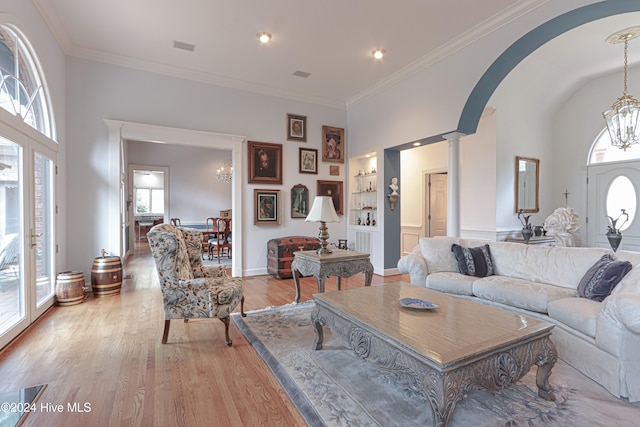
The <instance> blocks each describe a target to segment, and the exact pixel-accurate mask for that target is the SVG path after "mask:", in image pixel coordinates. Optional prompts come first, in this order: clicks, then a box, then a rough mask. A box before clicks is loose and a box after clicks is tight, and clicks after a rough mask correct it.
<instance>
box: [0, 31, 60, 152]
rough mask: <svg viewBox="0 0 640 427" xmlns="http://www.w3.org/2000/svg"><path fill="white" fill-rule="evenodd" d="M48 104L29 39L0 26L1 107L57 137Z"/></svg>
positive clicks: (47, 97)
mask: <svg viewBox="0 0 640 427" xmlns="http://www.w3.org/2000/svg"><path fill="white" fill-rule="evenodd" d="M49 105H50V104H49V96H48V93H47V90H46V87H45V85H44V78H43V75H42V73H41V72H40V67H39V66H38V62H37V59H36V57H35V55H34V54H33V53H32V49H30V46H29V44H28V42H27V41H26V38H25V37H22V36H21V34H20V33H19V32H18V31H17V29H14V28H13V27H11V26H9V25H0V107H2V108H4V109H5V110H7V111H9V112H10V113H11V114H14V115H16V116H20V117H22V119H23V120H24V122H25V123H26V124H28V125H29V126H31V127H33V128H35V129H37V130H39V131H40V132H41V133H42V134H43V135H45V136H47V137H48V138H50V139H52V140H55V135H54V127H53V117H52V116H51V111H50V107H49Z"/></svg>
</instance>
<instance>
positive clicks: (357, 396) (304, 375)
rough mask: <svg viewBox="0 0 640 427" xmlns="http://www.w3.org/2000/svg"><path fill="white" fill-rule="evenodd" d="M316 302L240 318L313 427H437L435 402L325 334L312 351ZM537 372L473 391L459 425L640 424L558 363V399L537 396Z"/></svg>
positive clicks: (632, 407) (638, 407)
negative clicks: (319, 346) (504, 385)
mask: <svg viewBox="0 0 640 427" xmlns="http://www.w3.org/2000/svg"><path fill="white" fill-rule="evenodd" d="M312 309H313V302H306V303H302V304H297V305H294V304H292V305H289V306H284V307H277V308H269V309H265V310H260V311H254V312H250V313H248V315H247V317H246V318H242V317H240V316H239V315H238V314H237V313H234V314H233V320H234V322H235V323H236V325H237V326H238V328H239V329H240V330H241V331H242V333H243V334H244V336H245V337H246V339H247V340H248V341H249V342H250V343H251V344H252V345H253V347H254V348H255V349H256V351H257V352H258V354H259V355H260V356H261V357H262V358H263V359H264V361H265V362H266V363H267V365H268V366H269V367H270V369H271V371H272V372H273V374H274V375H275V376H276V378H277V379H278V380H279V381H280V383H281V384H282V386H283V388H284V389H285V391H286V392H287V393H288V395H289V397H290V398H291V400H292V401H293V403H294V404H295V405H296V407H297V408H298V410H299V411H300V413H301V414H302V416H303V417H304V419H305V420H306V422H307V423H308V424H309V425H310V426H385V427H386V426H402V427H407V426H431V425H433V420H432V415H431V409H430V406H429V403H428V402H427V401H426V400H425V399H423V398H422V397H421V396H419V395H417V394H415V393H411V392H410V391H408V390H406V389H403V388H402V387H400V386H398V385H397V384H395V381H394V379H393V378H391V377H389V376H387V375H385V373H384V372H383V371H380V370H378V369H377V368H376V367H375V366H374V365H373V364H371V363H370V362H368V361H366V360H363V359H360V358H359V357H357V356H356V355H355V354H354V353H353V352H352V351H351V350H348V349H346V348H345V347H344V346H342V345H341V344H340V343H339V342H338V341H337V340H335V339H334V338H333V337H332V335H331V332H330V331H329V329H328V328H324V330H325V333H324V344H323V348H322V350H318V351H315V350H312V349H311V346H312V344H313V341H314V338H315V334H314V331H313V327H312V325H311V310H312ZM536 369H537V368H536V367H534V368H533V369H532V370H531V371H530V372H529V373H528V374H527V375H526V376H525V377H524V378H523V379H522V380H521V381H520V382H518V383H516V384H514V385H512V386H511V387H509V388H507V389H505V390H501V391H498V392H491V391H485V390H474V391H472V392H470V393H469V394H468V395H467V396H466V397H465V398H464V399H463V400H462V401H460V402H458V404H457V405H456V408H455V411H454V413H453V416H452V418H451V422H450V425H452V426H465V427H467V426H486V427H489V426H492V427H493V426H509V427H516V426H545V427H546V426H607V427H610V426H638V425H640V404H630V403H629V402H627V401H625V400H623V399H616V398H615V397H613V396H612V395H610V394H609V393H608V392H607V391H606V390H604V389H603V388H602V387H600V386H599V385H598V384H596V383H595V382H593V381H591V380H590V379H589V378H587V377H585V376H584V375H582V374H581V373H579V372H578V371H576V370H575V369H574V368H572V367H571V366H569V365H568V364H566V363H564V362H563V361H562V360H558V362H557V363H556V365H555V367H554V368H553V371H552V374H551V378H550V380H551V385H552V386H553V389H554V392H555V395H556V401H555V402H549V401H546V400H544V399H541V398H539V397H538V396H537V388H536V382H535V372H536Z"/></svg>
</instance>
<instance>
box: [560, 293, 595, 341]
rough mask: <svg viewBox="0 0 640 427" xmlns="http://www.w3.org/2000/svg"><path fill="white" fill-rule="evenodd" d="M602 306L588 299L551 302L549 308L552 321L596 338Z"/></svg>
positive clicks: (564, 299)
mask: <svg viewBox="0 0 640 427" xmlns="http://www.w3.org/2000/svg"><path fill="white" fill-rule="evenodd" d="M600 305H601V304H600V303H599V302H597V301H592V300H589V299H586V298H561V299H557V300H554V301H550V302H549V305H548V306H547V308H548V310H549V317H551V318H552V319H554V320H557V321H559V322H561V323H564V324H565V325H567V326H569V327H570V328H572V329H575V330H577V331H580V332H582V333H583V334H585V335H587V336H590V337H591V338H595V337H596V323H597V320H598V313H600Z"/></svg>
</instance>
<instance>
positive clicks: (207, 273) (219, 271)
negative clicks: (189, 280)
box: [193, 265, 227, 278]
mask: <svg viewBox="0 0 640 427" xmlns="http://www.w3.org/2000/svg"><path fill="white" fill-rule="evenodd" d="M193 277H195V278H201V277H206V278H209V277H227V271H226V269H225V267H224V266H223V265H217V266H202V267H199V268H194V269H193Z"/></svg>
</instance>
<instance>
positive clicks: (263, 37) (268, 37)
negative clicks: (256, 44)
mask: <svg viewBox="0 0 640 427" xmlns="http://www.w3.org/2000/svg"><path fill="white" fill-rule="evenodd" d="M258 40H260V43H269V41H270V40H271V34H269V33H267V32H262V33H258Z"/></svg>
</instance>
